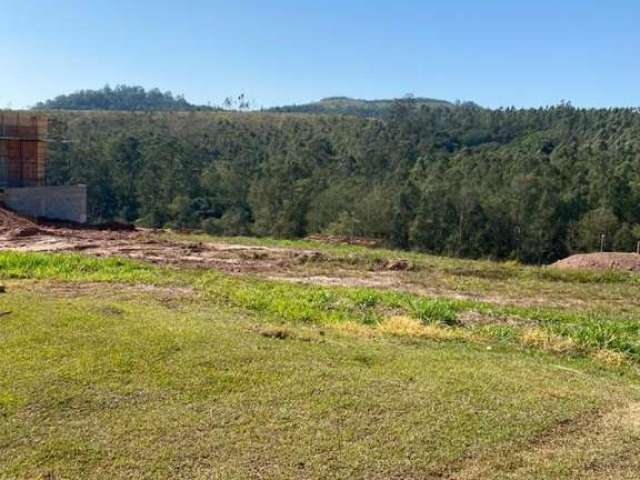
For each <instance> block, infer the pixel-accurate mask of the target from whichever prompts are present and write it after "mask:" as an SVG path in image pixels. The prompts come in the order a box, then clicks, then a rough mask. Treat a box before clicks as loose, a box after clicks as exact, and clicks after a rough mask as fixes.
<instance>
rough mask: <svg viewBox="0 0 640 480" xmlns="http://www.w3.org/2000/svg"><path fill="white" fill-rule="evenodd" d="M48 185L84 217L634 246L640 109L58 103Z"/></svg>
mask: <svg viewBox="0 0 640 480" xmlns="http://www.w3.org/2000/svg"><path fill="white" fill-rule="evenodd" d="M52 116H53V117H55V118H57V119H58V120H60V122H57V124H58V127H57V129H56V130H57V131H56V135H58V136H59V137H60V138H65V139H68V140H72V141H73V143H65V144H59V145H57V146H56V147H54V148H52V151H51V163H50V167H49V176H50V181H51V182H52V183H64V182H72V183H73V182H84V183H87V184H88V185H89V192H90V206H91V215H92V217H93V219H94V220H110V219H120V220H124V221H127V222H137V223H139V224H143V225H149V226H165V225H168V226H172V227H177V228H196V229H204V230H206V231H208V232H211V233H216V234H229V235H232V234H255V235H271V236H277V237H301V236H305V235H308V234H312V233H316V232H329V233H336V234H346V235H355V236H366V237H373V238H379V239H382V240H384V241H386V242H387V243H388V244H391V245H394V246H398V247H403V248H412V249H419V250H424V251H429V252H437V253H446V254H452V255H461V256H470V257H493V258H518V259H520V260H522V261H527V262H536V263H537V262H547V261H551V260H554V259H557V258H559V257H563V256H565V255H567V254H568V253H570V252H572V251H577V250H594V249H598V248H599V246H600V240H601V235H602V234H604V242H605V248H607V249H613V248H615V249H618V250H634V249H635V244H636V239H637V237H638V233H640V232H639V231H638V225H640V113H639V112H638V111H637V110H633V109H608V110H605V109H603V110H583V109H577V108H573V107H571V106H569V105H562V106H558V107H551V108H541V109H526V110H516V109H506V110H488V109H480V108H475V107H471V106H468V107H464V106H463V107H460V108H447V107H445V108H433V107H415V106H413V105H412V104H411V102H396V103H395V104H394V105H393V107H392V108H391V109H390V110H389V114H388V115H387V116H386V117H385V119H384V120H378V119H365V118H359V117H349V116H329V115H291V114H269V113H244V114H238V113H211V112H190V113H109V112H105V113H93V112H91V113H89V112H86V113H82V112H68V113H64V112H58V113H53V114H52Z"/></svg>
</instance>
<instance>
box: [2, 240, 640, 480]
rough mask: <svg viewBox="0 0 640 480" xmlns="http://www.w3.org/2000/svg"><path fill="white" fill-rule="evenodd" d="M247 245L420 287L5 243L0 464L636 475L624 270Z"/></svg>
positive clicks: (50, 469)
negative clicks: (17, 248)
mask: <svg viewBox="0 0 640 480" xmlns="http://www.w3.org/2000/svg"><path fill="white" fill-rule="evenodd" d="M189 240H190V241H192V240H193V238H192V237H190V238H189ZM199 240H200V241H221V239H209V238H207V237H200V238H199ZM225 241H228V242H236V243H238V242H240V241H242V242H249V240H246V239H242V240H239V239H228V240H225ZM252 242H259V243H260V244H262V245H271V246H287V248H301V249H309V248H313V249H318V250H321V251H322V252H323V253H324V254H325V258H324V260H323V261H321V262H311V263H307V264H304V265H300V266H299V273H300V274H301V275H305V274H306V275H309V276H314V275H322V274H324V275H327V274H329V273H331V274H332V275H334V276H340V277H345V278H356V277H358V276H364V275H376V265H379V264H381V263H383V262H385V261H387V260H388V259H389V258H397V257H399V256H401V257H402V258H405V259H407V260H408V261H409V262H410V263H411V268H410V269H409V270H408V271H406V272H402V275H403V277H402V278H403V281H405V280H406V284H407V285H411V286H413V287H415V288H398V289H393V288H389V289H384V288H369V287H358V286H349V284H348V282H347V283H346V286H324V285H318V284H307V283H300V282H291V281H289V280H284V279H265V278H263V277H259V276H252V275H246V274H242V275H228V274H223V273H220V272H216V271H211V270H190V269H185V268H169V267H159V266H154V265H150V264H146V263H139V262H134V261H129V260H120V259H109V260H105V259H95V258H88V257H83V256H78V255H54V254H39V253H15V252H0V277H2V278H3V284H4V285H5V286H6V293H3V294H0V345H1V346H2V348H0V478H3V479H4V478H6V479H13V478H48V479H53V478H56V479H57V478H60V479H62V478H185V479H187V478H189V479H191V478H196V479H199V478H202V479H205V478H206V479H209V478H214V479H218V478H219V479H236V478H237V479H244V478H270V479H271V478H272V479H280V478H283V479H303V478H304V479H306V478H344V479H352V478H363V479H364V478H367V479H371V478H373V479H375V478H379V479H387V478H397V479H413V478H415V479H430V478H449V479H487V478H489V479H490V478H495V479H504V478H507V479H525V478H527V479H537V478H551V479H554V478H557V479H560V478H584V479H605V478H607V479H609V478H611V479H617V478H627V479H634V478H637V472H638V471H639V469H640V384H639V383H638V379H639V378H640V377H639V375H638V373H639V371H638V367H639V365H640V324H639V323H638V312H639V310H640V306H639V305H638V303H637V302H638V301H637V300H636V299H637V298H638V296H637V293H638V289H639V288H640V282H638V278H637V277H636V276H634V275H628V274H598V273H571V272H554V271H551V270H549V269H541V268H533V267H522V266H519V265H515V264H496V263H491V262H469V261H461V260H451V259H442V258H437V257H430V256H424V255H420V254H407V253H405V252H402V253H399V252H393V251H385V250H368V249H365V248H360V247H343V246H323V245H321V244H317V243H315V242H285V243H283V242H278V241H264V240H260V241H258V240H252ZM420 288H423V289H425V288H434V289H435V288H437V289H438V292H437V294H434V295H427V294H425V293H424V292H423V290H420ZM585 291H586V293H585ZM450 292H457V293H459V295H449V296H447V294H449V293H450ZM472 294H473V295H472ZM533 297H535V300H536V301H535V302H533V301H532V298H533ZM627 299H628V301H627Z"/></svg>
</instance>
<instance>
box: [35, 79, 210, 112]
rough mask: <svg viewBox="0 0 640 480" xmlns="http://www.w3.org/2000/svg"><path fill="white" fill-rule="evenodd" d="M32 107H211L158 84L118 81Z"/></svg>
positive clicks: (177, 108) (103, 108)
mask: <svg viewBox="0 0 640 480" xmlns="http://www.w3.org/2000/svg"><path fill="white" fill-rule="evenodd" d="M34 109H35V110H113V111H169V110H171V111H193V110H212V109H211V108H210V107H203V106H197V105H192V104H191V103H189V102H187V101H186V100H185V99H184V97H182V96H180V95H178V96H174V95H173V94H172V93H171V92H161V91H160V90H158V89H157V88H154V89H151V90H148V91H147V90H145V89H144V88H143V87H135V86H127V85H118V86H116V87H115V88H111V87H109V86H106V87H104V88H102V89H101V90H80V91H78V92H75V93H71V94H69V95H59V96H57V97H56V98H54V99H52V100H46V101H44V102H40V103H38V104H37V105H36V106H35V107H34Z"/></svg>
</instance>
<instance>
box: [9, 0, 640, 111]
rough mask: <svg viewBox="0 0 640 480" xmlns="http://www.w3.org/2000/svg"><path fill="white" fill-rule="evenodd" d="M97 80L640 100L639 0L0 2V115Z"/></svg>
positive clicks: (375, 93)
mask: <svg viewBox="0 0 640 480" xmlns="http://www.w3.org/2000/svg"><path fill="white" fill-rule="evenodd" d="M107 83H108V84H110V85H112V86H113V85H116V84H121V83H126V84H132V85H142V86H144V87H147V88H151V87H159V88H160V89H162V90H171V91H173V92H174V93H182V94H184V95H185V96H186V98H187V99H188V100H189V101H192V102H195V103H207V102H209V101H210V102H212V103H220V102H221V101H222V100H223V99H224V97H226V96H227V95H237V94H238V93H241V92H244V93H246V94H247V96H248V97H249V98H251V99H253V100H255V102H256V105H257V106H272V105H278V104H289V103H304V102H307V101H310V100H316V99H319V98H321V97H324V96H330V95H347V96H353V97H359V98H389V97H398V96H402V95H404V94H405V93H409V92H412V93H414V94H415V95H418V96H429V97H435V98H442V99H447V100H456V99H461V100H472V101H475V102H478V103H480V104H481V105H485V106H492V107H496V106H509V105H515V106H537V105H547V104H552V103H558V102H559V101H560V100H570V101H572V102H573V103H574V104H575V105H579V106H619V105H623V106H629V105H631V106H638V105H640V0H609V1H605V0H535V1H534V0H457V1H456V0H448V1H446V0H437V1H436V0H431V1H430V0H422V1H420V0H386V1H381V0H273V1H270V0H234V1H217V0H208V1H207V0H191V1H190V0H183V1H179V0H178V1H176V0H174V1H163V0H154V1H151V0H138V1H136V0H126V1H125V0H0V107H7V106H11V107H13V108H21V107H25V106H29V105H32V104H34V103H35V102H37V101H39V100H42V99H46V98H50V97H53V96H55V95H57V94H60V93H70V92H73V91H75V90H78V89H82V88H100V87H102V86H104V85H105V84H107Z"/></svg>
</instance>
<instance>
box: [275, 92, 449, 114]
mask: <svg viewBox="0 0 640 480" xmlns="http://www.w3.org/2000/svg"><path fill="white" fill-rule="evenodd" d="M403 101H404V102H406V103H411V104H413V105H414V106H415V107H421V106H427V107H453V106H454V104H452V103H450V102H447V101H445V100H436V99H434V98H421V97H418V98H415V97H411V96H409V97H407V98H405V99H404V100H403ZM394 103H395V100H360V99H357V98H349V97H327V98H323V99H322V100H320V101H318V102H312V103H305V104H302V105H286V106H282V107H274V108H271V109H269V111H271V112H280V113H322V114H339V115H357V116H360V117H372V118H383V117H384V116H386V115H387V114H388V113H389V110H390V109H391V108H392V107H393V105H394Z"/></svg>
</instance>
